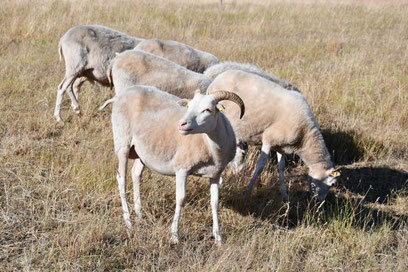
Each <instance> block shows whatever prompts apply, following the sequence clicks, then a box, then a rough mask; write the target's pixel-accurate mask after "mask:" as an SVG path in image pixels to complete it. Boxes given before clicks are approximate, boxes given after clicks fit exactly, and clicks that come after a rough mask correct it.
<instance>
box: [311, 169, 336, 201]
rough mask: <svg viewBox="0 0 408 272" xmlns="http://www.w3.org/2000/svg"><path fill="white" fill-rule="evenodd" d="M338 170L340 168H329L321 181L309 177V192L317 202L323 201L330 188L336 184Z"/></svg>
mask: <svg viewBox="0 0 408 272" xmlns="http://www.w3.org/2000/svg"><path fill="white" fill-rule="evenodd" d="M340 170H341V167H338V168H336V169H334V168H331V169H329V170H327V171H326V172H325V175H324V177H323V178H321V179H318V178H313V177H311V176H309V190H310V193H311V194H312V196H313V197H316V198H317V201H323V200H324V199H325V198H326V196H327V193H328V192H329V189H330V187H332V186H333V185H335V184H336V183H337V179H338V177H339V176H340Z"/></svg>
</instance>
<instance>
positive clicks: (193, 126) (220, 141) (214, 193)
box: [112, 85, 245, 243]
mask: <svg viewBox="0 0 408 272" xmlns="http://www.w3.org/2000/svg"><path fill="white" fill-rule="evenodd" d="M221 100H231V101H233V102H234V103H236V104H237V105H239V107H240V111H241V112H240V116H241V117H242V115H243V114H244V111H245V107H244V104H243V102H242V100H241V99H240V98H239V97H238V96H237V95H236V94H234V93H230V92H224V91H218V92H214V93H213V94H211V95H202V94H199V93H197V94H196V95H195V96H194V98H193V100H191V101H190V102H188V103H187V100H185V99H183V100H180V99H179V98H178V97H176V96H174V95H171V94H168V93H166V92H162V91H160V90H158V89H156V88H154V87H148V86H141V85H139V86H133V87H131V88H129V89H127V90H126V92H123V93H122V94H121V95H119V96H118V97H116V99H115V102H114V103H113V109H112V130H113V137H114V146H115V154H116V155H117V157H118V159H119V168H118V173H117V181H118V186H119V192H120V198H121V202H122V209H123V218H124V220H125V223H126V225H127V226H128V227H129V228H130V227H131V225H132V224H131V221H130V215H129V208H128V205H127V201H126V191H125V188H126V168H127V160H128V158H131V159H135V162H134V164H133V167H132V171H131V172H132V180H133V188H134V192H133V193H134V203H135V211H136V214H137V215H138V216H139V217H141V216H142V212H141V202H140V180H141V176H142V171H143V168H144V165H146V166H147V167H149V168H150V169H152V170H153V171H156V172H158V173H160V174H163V175H171V176H174V175H175V176H176V210H175V214H174V219H173V223H172V225H171V241H172V242H174V243H178V241H179V239H178V224H179V218H180V214H181V208H182V205H183V201H184V197H185V185H186V180H187V176H188V175H196V176H201V177H208V178H210V184H211V188H210V192H211V208H212V215H213V234H214V238H215V241H216V242H217V243H221V235H220V231H219V226H218V215H217V214H218V211H217V210H218V184H219V180H220V175H221V172H222V171H223V170H224V168H225V166H226V165H227V164H228V163H229V162H230V161H231V160H232V159H233V158H234V155H235V134H234V131H233V129H232V127H231V124H230V122H229V121H228V119H227V118H226V117H225V115H224V114H221V113H219V112H218V109H217V103H218V102H219V101H221ZM183 106H187V107H188V108H187V109H186V108H185V107H183Z"/></svg>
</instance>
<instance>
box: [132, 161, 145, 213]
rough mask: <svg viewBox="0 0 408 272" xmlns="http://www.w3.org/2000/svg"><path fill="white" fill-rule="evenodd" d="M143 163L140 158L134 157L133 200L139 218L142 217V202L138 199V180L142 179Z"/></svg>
mask: <svg viewBox="0 0 408 272" xmlns="http://www.w3.org/2000/svg"><path fill="white" fill-rule="evenodd" d="M143 169H144V165H143V163H142V161H141V160H140V159H136V160H135V162H134V163H133V167H132V181H133V202H134V204H135V212H136V215H137V216H138V217H139V218H142V215H143V214H142V204H141V200H140V181H141V179H142V173H143Z"/></svg>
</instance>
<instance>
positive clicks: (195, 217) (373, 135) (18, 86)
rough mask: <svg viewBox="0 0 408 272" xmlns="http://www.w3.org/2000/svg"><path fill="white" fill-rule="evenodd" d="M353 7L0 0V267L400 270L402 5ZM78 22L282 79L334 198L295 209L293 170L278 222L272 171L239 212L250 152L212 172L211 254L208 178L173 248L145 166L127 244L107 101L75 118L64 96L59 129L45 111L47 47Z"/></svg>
mask: <svg viewBox="0 0 408 272" xmlns="http://www.w3.org/2000/svg"><path fill="white" fill-rule="evenodd" d="M225 2H226V1H224V3H225ZM351 2H352V1H343V2H342V4H338V3H337V2H336V1H308V2H307V4H304V3H303V1H262V4H250V3H248V2H241V1H227V3H226V4H224V5H223V6H222V7H220V5H219V1H207V0H202V1H196V2H194V4H186V3H180V2H172V1H148V2H147V1H146V2H141V1H130V0H128V1H101V0H97V1H78V0H73V1H56V0H55V1H52V0H46V1H38V2H33V1H28V0H20V1H0V59H1V66H0V113H1V115H0V116H1V118H0V140H1V146H0V267H2V268H3V269H2V270H3V271H4V270H118V269H128V270H155V271H156V270H160V271H161V270H198V271H208V270H210V271H231V270H232V271H236V270H264V271H266V270H268V271H269V270H279V271H299V270H302V271H328V270H346V271H368V270H370V271H371V270H374V271H380V270H386V271H390V270H393V271H407V270H408V228H407V222H408V219H407V217H408V195H407V187H406V182H407V180H408V174H407V171H408V133H407V132H408V130H407V128H408V107H407V106H406V105H407V104H408V92H407V87H408V86H407V85H408V16H407V14H408V6H407V5H406V1H392V3H390V4H389V3H385V2H386V1H374V2H370V4H369V5H366V2H367V1H358V3H357V4H353V3H351ZM343 3H345V4H343ZM78 24H102V25H107V26H110V27H112V28H116V29H119V30H121V31H124V32H127V33H130V34H133V35H135V36H139V37H161V38H168V39H174V40H179V41H182V42H185V43H187V44H190V45H192V46H195V47H197V48H200V49H203V50H206V51H209V52H212V53H213V54H215V55H216V56H218V57H219V58H220V59H221V60H235V61H242V62H251V63H254V64H257V65H259V66H261V67H263V68H265V69H266V70H268V71H271V72H273V73H275V74H277V75H279V76H281V77H283V78H288V79H290V80H291V81H293V82H294V83H295V84H297V85H298V86H299V87H300V89H301V90H302V92H303V93H304V94H305V95H306V97H307V98H308V101H309V102H310V104H311V106H312V108H313V111H314V112H315V114H316V117H317V119H318V121H319V122H320V124H321V127H322V130H323V132H324V137H325V140H326V142H327V144H328V147H329V150H330V152H331V153H332V154H333V157H334V160H335V161H336V162H337V163H338V164H346V165H349V169H348V170H345V171H344V172H343V178H342V180H341V181H340V184H339V186H338V188H336V189H335V190H333V192H332V193H331V194H330V195H329V196H328V199H327V201H326V203H325V204H324V205H323V206H321V207H320V208H317V207H314V206H313V205H311V204H309V203H308V194H307V192H306V186H305V177H306V176H305V173H306V168H305V166H304V165H302V164H301V163H299V162H297V161H295V162H293V163H291V167H290V169H289V170H288V172H287V176H288V181H289V185H290V198H291V207H290V209H289V212H288V213H286V212H285V211H286V207H285V205H283V203H282V201H281V197H280V196H279V193H278V189H277V185H276V180H277V171H276V167H275V165H273V164H272V165H271V166H270V167H269V169H268V171H267V172H265V173H264V174H263V175H262V177H261V184H262V185H263V186H262V187H261V188H258V189H257V190H256V191H255V192H254V194H253V196H252V197H251V198H250V199H249V200H248V201H245V200H244V199H243V198H242V189H243V187H244V185H245V184H246V183H247V182H248V179H249V177H250V175H251V170H252V168H253V161H254V160H255V155H256V154H257V151H256V150H255V149H253V150H252V153H251V156H250V157H251V158H250V161H251V163H250V167H249V168H248V169H246V170H245V171H244V173H243V174H242V175H240V176H237V177H235V176H232V175H231V174H230V173H229V171H227V173H226V175H225V183H224V185H223V187H222V189H221V199H220V201H221V207H220V222H221V227H222V232H223V235H224V240H225V243H224V245H223V246H222V247H221V248H216V247H215V246H214V245H213V239H212V237H211V225H212V220H211V212H210V209H209V192H208V191H209V190H208V184H207V181H206V180H204V179H197V178H191V179H190V181H189V184H188V188H187V201H186V205H185V209H184V214H183V217H182V222H181V236H182V243H181V244H180V245H178V246H171V245H169V243H168V236H169V227H170V222H171V219H172V216H173V208H174V205H175V204H174V198H175V196H174V191H175V190H174V182H173V179H172V178H166V177H163V176H160V175H157V174H154V173H151V172H150V171H146V172H145V175H144V178H143V183H142V204H143V209H144V212H145V214H146V218H145V219H143V220H141V221H140V222H137V224H136V226H135V228H134V229H133V230H132V231H131V232H129V233H128V232H127V231H126V229H125V226H124V224H123V222H122V217H121V207H120V201H119V197H118V192H117V188H116V181H115V177H114V173H115V171H116V170H115V169H116V158H115V157H114V155H113V152H112V135H111V129H110V117H109V116H110V114H109V110H106V111H105V112H103V113H98V112H97V111H96V109H97V107H98V106H99V105H101V103H102V102H103V101H104V100H105V99H106V98H108V97H110V96H111V92H110V91H109V90H108V89H106V88H98V87H93V86H90V85H86V87H85V88H84V89H83V92H82V94H81V97H80V100H81V105H82V109H83V112H84V114H83V116H82V117H77V116H75V115H74V114H73V112H72V111H71V110H70V107H69V102H68V98H67V97H66V101H65V102H66V103H65V104H64V107H63V111H62V117H63V118H64V119H65V123H64V124H63V125H57V124H55V121H54V118H53V116H52V113H53V107H54V102H55V95H56V87H57V85H58V83H59V82H60V80H61V79H62V77H63V65H62V64H60V63H59V62H58V53H57V44H58V40H59V37H60V36H61V35H62V34H63V33H64V32H65V31H66V30H67V29H68V28H69V27H71V26H74V25H78ZM193 183H194V184H193ZM129 191H130V190H129ZM129 199H130V198H129ZM133 216H134V215H133Z"/></svg>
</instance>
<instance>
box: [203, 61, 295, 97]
mask: <svg viewBox="0 0 408 272" xmlns="http://www.w3.org/2000/svg"><path fill="white" fill-rule="evenodd" d="M228 70H240V71H244V72H247V73H253V74H256V75H258V76H261V77H263V78H266V79H268V80H270V81H272V82H275V83H277V84H278V85H280V86H282V87H283V88H285V89H288V90H293V91H297V92H299V89H298V87H296V86H295V85H294V84H292V83H291V82H290V81H288V80H285V79H280V78H279V77H277V76H275V75H273V74H270V73H267V72H265V71H264V70H262V69H261V68H259V67H258V66H256V65H253V64H249V63H239V62H232V61H226V62H221V63H218V64H215V65H213V66H211V67H209V68H208V69H207V70H205V72H204V75H206V76H207V77H209V78H210V79H211V80H214V79H215V78H216V77H217V76H218V75H219V74H222V73H223V72H225V71H228Z"/></svg>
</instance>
